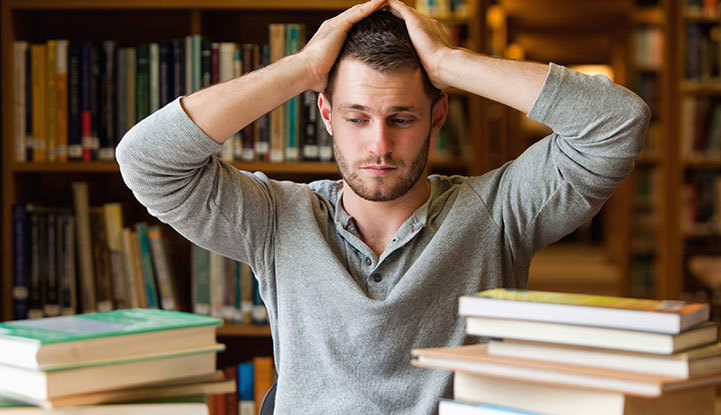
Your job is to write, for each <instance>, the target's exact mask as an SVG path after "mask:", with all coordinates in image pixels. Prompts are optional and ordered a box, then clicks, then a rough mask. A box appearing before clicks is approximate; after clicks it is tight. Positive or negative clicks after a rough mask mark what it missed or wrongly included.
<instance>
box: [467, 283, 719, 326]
mask: <svg viewBox="0 0 721 415" xmlns="http://www.w3.org/2000/svg"><path fill="white" fill-rule="evenodd" d="M458 311H459V314H460V315H462V316H480V317H494V318H515V319H528V320H536V321H547V322H553V323H566V324H578V325H586V326H598V327H612V328H620V329H629V330H642V331H650V332H658V333H670V334H675V333H680V332H682V331H684V330H686V329H688V328H690V327H693V326H694V325H696V324H699V323H701V322H703V321H706V320H708V318H709V306H708V304H702V303H689V302H685V301H668V300H666V301H658V300H642V299H633V298H621V297H609V296H597V295H586V294H565V293H552V292H543V291H528V290H514V289H506V288H497V289H493V290H487V291H483V292H480V293H477V294H474V295H467V296H462V297H461V298H460V300H459V304H458Z"/></svg>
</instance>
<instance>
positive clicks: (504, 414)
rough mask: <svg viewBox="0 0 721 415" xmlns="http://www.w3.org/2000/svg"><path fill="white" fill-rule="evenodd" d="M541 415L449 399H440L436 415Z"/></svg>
mask: <svg viewBox="0 0 721 415" xmlns="http://www.w3.org/2000/svg"><path fill="white" fill-rule="evenodd" d="M514 414H515V415H542V414H541V413H540V412H530V411H524V410H521V409H514V408H511V407H507V406H498V405H489V404H485V403H472V402H466V401H457V400H451V399H441V400H440V401H439V402H438V415H514Z"/></svg>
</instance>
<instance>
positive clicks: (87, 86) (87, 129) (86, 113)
mask: <svg viewBox="0 0 721 415" xmlns="http://www.w3.org/2000/svg"><path fill="white" fill-rule="evenodd" d="M81 48H82V49H81V55H80V136H81V141H82V145H81V146H82V160H83V161H91V160H92V159H93V154H92V151H93V137H92V109H91V106H92V102H91V101H92V98H91V96H92V87H91V84H92V69H91V66H92V62H91V59H92V58H91V55H92V52H91V51H92V44H90V43H89V42H83V43H82V46H81Z"/></svg>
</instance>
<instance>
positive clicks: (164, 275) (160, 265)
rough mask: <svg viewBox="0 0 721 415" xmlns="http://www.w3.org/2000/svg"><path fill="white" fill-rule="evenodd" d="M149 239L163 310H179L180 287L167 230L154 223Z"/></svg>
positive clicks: (149, 229) (150, 228) (149, 230)
mask: <svg viewBox="0 0 721 415" xmlns="http://www.w3.org/2000/svg"><path fill="white" fill-rule="evenodd" d="M148 240H149V241H150V249H151V252H152V256H153V265H154V267H155V275H156V276H157V277H158V291H159V292H160V306H161V308H162V309H163V310H175V311H179V308H180V304H179V301H178V299H179V296H178V292H177V290H178V287H177V283H176V279H175V275H174V273H173V268H172V263H171V259H170V253H169V251H168V247H167V237H166V235H165V232H164V231H163V229H162V228H161V227H160V226H159V225H152V226H150V227H149V228H148Z"/></svg>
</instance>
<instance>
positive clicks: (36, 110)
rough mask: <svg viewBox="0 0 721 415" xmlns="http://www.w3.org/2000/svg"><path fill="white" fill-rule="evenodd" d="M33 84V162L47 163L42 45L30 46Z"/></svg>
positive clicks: (45, 67) (44, 64)
mask: <svg viewBox="0 0 721 415" xmlns="http://www.w3.org/2000/svg"><path fill="white" fill-rule="evenodd" d="M30 50H31V53H32V63H31V65H32V83H33V87H32V90H33V161H39V162H43V161H47V159H48V151H47V118H46V116H47V111H46V93H47V64H46V61H47V52H46V47H45V45H44V44H37V45H32V46H31V49H30Z"/></svg>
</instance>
